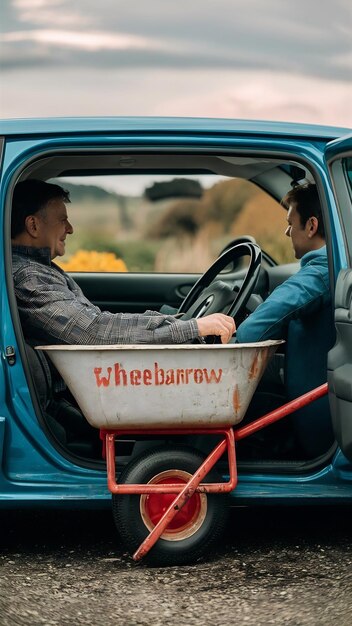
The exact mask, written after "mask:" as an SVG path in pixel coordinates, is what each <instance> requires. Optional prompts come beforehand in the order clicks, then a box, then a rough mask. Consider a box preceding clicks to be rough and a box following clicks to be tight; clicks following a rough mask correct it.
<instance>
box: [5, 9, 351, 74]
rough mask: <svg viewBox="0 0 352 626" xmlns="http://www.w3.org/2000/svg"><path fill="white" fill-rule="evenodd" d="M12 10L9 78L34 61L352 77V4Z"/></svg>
mask: <svg viewBox="0 0 352 626" xmlns="http://www.w3.org/2000/svg"><path fill="white" fill-rule="evenodd" d="M2 1H3V2H5V18H6V17H7V20H6V19H5V20H3V24H2V28H3V29H4V32H3V34H2V36H0V45H1V46H2V55H1V56H2V67H3V71H5V70H8V71H14V70H15V69H16V68H18V69H21V68H22V67H26V68H28V67H29V66H30V65H31V62H32V64H33V66H38V64H39V63H40V64H43V65H45V64H46V65H50V64H51V65H52V66H53V67H57V66H58V65H60V64H61V65H62V66H66V67H76V68H77V69H79V68H84V67H92V66H93V67H96V68H98V67H100V68H104V67H111V68H113V67H119V68H123V67H125V68H126V69H128V68H131V67H137V68H138V67H139V68H145V67H151V68H157V67H170V69H174V68H180V69H184V70H185V71H186V70H188V69H192V68H200V69H202V68H205V67H210V68H211V67H214V68H219V70H221V69H223V68H231V69H233V70H236V69H249V70H253V69H262V70H265V71H266V70H270V69H274V70H276V71H279V72H280V71H281V72H294V73H297V72H299V73H301V74H302V75H306V76H313V77H314V76H319V77H322V78H329V79H333V80H335V79H336V78H338V79H339V80H345V81H350V78H351V72H352V61H351V58H350V56H351V37H350V32H349V28H348V24H349V22H350V21H351V8H350V0H335V1H334V3H331V2H330V1H328V0H310V1H309V2H307V1H306V0H295V2H292V1H291V0H266V1H265V3H263V0H191V2H190V1H189V0H178V2H177V3H170V2H165V0H148V1H142V2H141V1H140V0H130V2H129V3H126V2H125V0H104V2H97V1H96V0H75V2H74V3H73V2H72V1H71V0H12V3H11V2H10V0H7V4H6V0H2ZM9 2H10V4H9ZM6 7H7V9H6ZM10 15H11V19H10Z"/></svg>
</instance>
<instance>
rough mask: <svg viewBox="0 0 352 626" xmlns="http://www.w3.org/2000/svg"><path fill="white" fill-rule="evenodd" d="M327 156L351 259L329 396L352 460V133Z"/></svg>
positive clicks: (340, 290)
mask: <svg viewBox="0 0 352 626" xmlns="http://www.w3.org/2000/svg"><path fill="white" fill-rule="evenodd" d="M325 157H326V161H327V164H328V166H329V171H330V177H331V180H332V186H333V190H334V195H335V200H336V203H337V207H338V213H339V217H340V222H341V228H342V235H343V239H344V244H345V250H346V258H347V267H346V269H342V270H341V271H340V273H339V275H338V279H337V283H336V291H335V325H336V344H335V346H334V348H333V349H332V350H331V351H330V353H329V357H328V383H329V397H330V406H331V414H332V420H333V427H334V431H335V436H336V440H337V442H338V444H339V446H340V448H341V450H342V452H343V453H344V455H345V456H346V457H347V458H348V459H349V460H350V461H351V462H352V135H349V136H347V137H346V136H345V137H343V138H341V139H339V140H336V141H333V142H330V143H329V144H328V145H327V147H326V150H325Z"/></svg>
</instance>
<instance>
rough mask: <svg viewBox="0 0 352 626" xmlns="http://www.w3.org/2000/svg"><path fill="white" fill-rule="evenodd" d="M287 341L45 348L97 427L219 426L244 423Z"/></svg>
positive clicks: (42, 347)
mask: <svg viewBox="0 0 352 626" xmlns="http://www.w3.org/2000/svg"><path fill="white" fill-rule="evenodd" d="M280 343H282V342H281V341H263V342H258V343H251V344H225V345H221V344H214V345H207V344H182V345H155V344H153V345H107V346H101V345H99V346H94V345H93V346H91V345H89V346H88V345H50V346H38V348H37V349H38V350H45V352H46V353H47V354H48V356H49V357H50V359H51V360H52V362H53V364H54V366H55V367H56V369H57V370H58V371H59V373H60V374H61V376H62V378H63V379H64V380H65V382H66V384H67V386H68V388H69V389H70V391H71V393H72V394H73V396H74V397H75V399H76V401H77V403H78V405H79V407H80V409H81V411H82V413H83V414H84V416H85V418H86V419H87V420H88V422H89V423H90V424H91V426H94V427H96V428H103V429H106V428H113V429H119V428H120V429H126V428H131V429H134V428H136V429H138V428H148V429H150V428H190V429H192V428H201V427H203V426H204V427H207V428H211V427H214V428H218V427H220V426H230V425H234V424H237V423H238V422H240V421H241V419H242V418H243V416H244V415H245V412H246V410H247V407H248V405H249V403H250V401H251V398H252V396H253V393H254V391H255V389H256V387H257V385H258V382H259V380H260V378H261V376H262V374H263V372H264V370H265V368H266V366H267V364H268V361H269V359H270V358H271V356H272V355H273V353H274V352H275V350H276V348H277V346H278V345H279V344H280Z"/></svg>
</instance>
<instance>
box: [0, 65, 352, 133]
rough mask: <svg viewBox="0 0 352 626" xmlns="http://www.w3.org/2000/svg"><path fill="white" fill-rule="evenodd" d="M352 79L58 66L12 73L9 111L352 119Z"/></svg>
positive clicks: (5, 105) (343, 122) (5, 102)
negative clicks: (351, 92)
mask: <svg viewBox="0 0 352 626" xmlns="http://www.w3.org/2000/svg"><path fill="white" fill-rule="evenodd" d="M348 89H349V85H347V84H346V83H345V82H343V81H337V80H336V81H332V80H322V79H320V78H315V79H312V78H305V77H301V76H299V75H292V74H287V73H278V72H269V71H267V72H259V71H257V70H253V71H248V70H246V71H243V70H242V71H239V70H221V71H218V70H211V69H210V70H209V68H207V69H203V70H199V69H197V70H189V71H188V72H186V73H185V72H183V71H182V70H180V69H175V70H174V71H173V72H170V70H169V68H165V69H157V70H156V69H150V68H149V69H144V70H143V71H141V70H140V69H139V68H134V69H131V70H130V71H129V72H125V71H121V70H118V69H116V68H115V69H104V70H101V69H99V70H98V69H97V70H95V69H83V70H82V71H80V73H79V75H78V74H77V72H76V71H75V70H74V69H72V68H71V69H62V68H61V67H58V68H56V69H55V72H53V71H51V70H50V69H49V68H41V69H40V71H39V70H38V71H37V72H32V73H29V72H27V71H19V72H16V73H13V74H11V75H10V74H9V80H8V81H7V86H6V90H4V93H3V98H2V105H1V109H2V110H1V116H2V117H5V118H6V117H9V118H10V117H48V116H77V115H78V116H82V115H84V116H89V115H91V116H94V115H103V116H114V115H126V116H130V115H157V116H158V115H160V116H168V115H170V116H189V117H224V118H239V119H267V120H278V121H293V122H307V123H321V124H331V125H337V126H346V127H351V126H352V110H351V106H350V98H349V97H348Z"/></svg>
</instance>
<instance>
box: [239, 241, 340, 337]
mask: <svg viewBox="0 0 352 626" xmlns="http://www.w3.org/2000/svg"><path fill="white" fill-rule="evenodd" d="M330 305H331V294H330V288H329V269H328V259H327V254H326V246H324V247H323V248H319V249H318V250H312V251H311V252H307V254H305V255H304V256H303V257H302V259H301V268H300V270H299V272H297V274H294V276H291V277H290V278H289V279H288V280H286V281H285V282H284V283H282V285H279V287H277V288H276V289H274V291H273V292H272V294H271V295H270V296H269V297H268V298H267V299H266V300H265V302H263V303H262V304H260V305H259V306H258V308H257V309H256V310H255V311H254V312H253V313H252V314H251V315H250V316H249V317H248V318H247V319H246V320H245V321H244V322H243V323H242V324H241V325H240V326H239V327H238V329H237V335H236V337H237V341H238V342H240V343H247V342H253V341H264V340H265V339H285V340H287V338H288V333H289V326H290V324H291V323H293V324H294V323H295V322H296V323H297V324H298V325H300V324H301V321H302V320H304V318H307V317H309V316H312V315H314V314H316V313H317V312H318V311H320V310H322V309H323V308H325V307H328V306H330Z"/></svg>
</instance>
